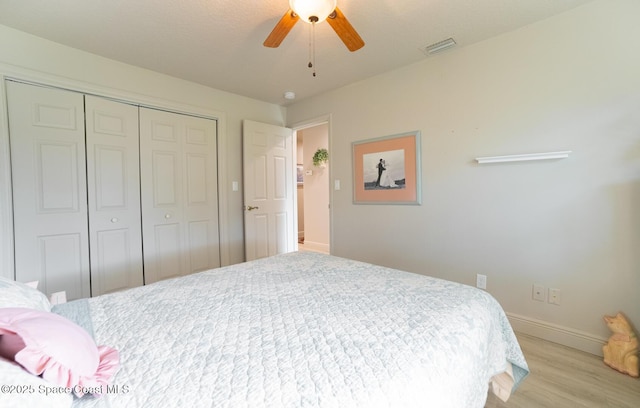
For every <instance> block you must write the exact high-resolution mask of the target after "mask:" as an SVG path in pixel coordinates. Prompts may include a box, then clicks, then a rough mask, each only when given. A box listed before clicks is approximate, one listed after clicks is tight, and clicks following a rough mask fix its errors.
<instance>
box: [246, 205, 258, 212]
mask: <svg viewBox="0 0 640 408" xmlns="http://www.w3.org/2000/svg"><path fill="white" fill-rule="evenodd" d="M258 208H260V207H253V206H250V205H249V206H247V211H253V210H257V209H258Z"/></svg>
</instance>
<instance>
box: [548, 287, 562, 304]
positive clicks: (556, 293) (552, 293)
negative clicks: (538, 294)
mask: <svg viewBox="0 0 640 408" xmlns="http://www.w3.org/2000/svg"><path fill="white" fill-rule="evenodd" d="M560 298H561V292H560V289H556V288H549V303H551V304H554V305H558V306H560Z"/></svg>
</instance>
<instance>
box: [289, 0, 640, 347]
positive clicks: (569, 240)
mask: <svg viewBox="0 0 640 408" xmlns="http://www.w3.org/2000/svg"><path fill="white" fill-rule="evenodd" d="M639 15H640V2H638V1H636V0H599V1H595V2H593V3H589V4H587V5H585V6H582V7H580V8H577V9H574V10H572V11H569V12H567V13H565V14H562V15H559V16H556V17H553V18H551V19H548V20H545V21H542V22H539V23H536V24H533V25H530V26H527V27H525V28H522V29H520V30H517V31H514V32H512V33H509V34H506V35H501V36H499V37H495V38H493V39H490V40H487V41H484V42H481V43H478V44H475V45H471V46H467V47H460V48H457V49H454V50H452V51H449V52H446V53H443V54H440V55H437V56H433V57H430V58H428V59H425V61H423V62H421V63H417V64H414V65H411V66H408V67H405V68H403V69H399V70H396V71H393V72H389V73H387V74H384V75H381V76H378V77H375V78H371V79H368V80H365V81H362V82H360V83H356V84H352V85H349V86H347V87H345V88H342V89H339V90H337V91H334V92H331V93H328V94H325V95H322V96H319V97H315V98H312V99H309V100H305V101H301V102H298V103H296V104H294V105H293V106H290V107H289V109H288V112H287V116H288V120H289V123H296V122H299V121H304V120H307V119H308V118H313V117H317V116H319V115H327V114H331V115H332V116H331V118H332V119H331V141H330V143H331V151H330V155H331V162H330V169H331V176H332V179H338V180H340V181H341V185H342V189H341V190H340V191H334V192H333V197H332V200H333V201H332V209H333V212H332V228H333V235H332V253H333V254H335V255H339V256H345V257H350V258H356V259H360V260H364V261H369V262H372V263H377V264H383V265H388V266H392V267H396V268H400V269H405V270H409V271H414V272H418V273H423V274H427V275H433V276H437V277H441V278H446V279H450V280H454V281H459V282H463V283H467V284H470V285H475V279H476V274H477V273H481V274H485V275H487V277H488V288H487V289H488V291H489V292H490V293H491V294H493V295H494V296H495V297H496V298H497V299H498V300H499V301H500V302H501V304H502V305H503V307H504V308H505V310H507V311H508V312H509V313H510V314H511V317H512V318H513V321H517V322H520V323H523V326H525V328H528V329H529V330H530V331H536V330H539V331H542V332H545V333H547V334H548V337H551V338H558V339H559V340H563V339H562V337H563V336H564V337H570V338H571V339H572V340H575V341H577V342H581V341H583V340H584V341H585V342H587V343H589V344H590V347H591V348H592V351H593V350H595V352H597V348H598V347H599V344H598V341H599V340H601V339H602V338H605V337H608V335H609V332H608V330H607V329H606V328H605V326H604V324H603V322H602V315H603V314H605V313H609V314H611V313H616V312H617V311H619V310H622V311H624V312H626V313H627V315H628V316H629V317H630V318H631V320H632V321H633V322H635V324H636V326H640V293H639V291H640V52H638V50H640V24H638V18H637V17H638V16H639ZM412 130H420V131H421V132H422V151H421V153H422V191H423V203H422V205H421V206H397V205H396V206H393V205H387V206H382V205H354V204H353V203H352V188H353V185H352V168H351V166H352V164H351V162H352V158H351V143H352V142H354V141H357V140H363V139H368V138H373V137H379V136H385V135H391V134H397V133H402V132H407V131H412ZM557 150H572V151H573V153H572V154H571V156H570V157H569V158H568V159H564V160H553V161H541V162H529V163H514V164H495V165H482V166H480V165H478V164H476V162H475V161H474V158H475V157H479V156H493V155H505V154H518V153H536V152H546V151H557ZM373 220H375V222H373ZM534 283H539V284H542V285H544V286H545V287H547V288H548V287H553V288H558V289H560V290H561V291H562V299H561V305H560V306H556V305H552V304H549V303H541V302H536V301H533V300H532V294H531V292H532V285H533V284H534ZM586 348H588V347H586Z"/></svg>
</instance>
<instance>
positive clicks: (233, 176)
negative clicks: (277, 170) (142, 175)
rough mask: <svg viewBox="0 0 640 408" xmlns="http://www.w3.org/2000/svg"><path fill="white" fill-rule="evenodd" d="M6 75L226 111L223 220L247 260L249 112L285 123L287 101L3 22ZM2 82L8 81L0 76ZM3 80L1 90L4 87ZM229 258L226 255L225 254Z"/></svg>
mask: <svg viewBox="0 0 640 408" xmlns="http://www.w3.org/2000/svg"><path fill="white" fill-rule="evenodd" d="M2 76H10V77H14V78H20V79H27V80H33V81H36V82H44V83H47V84H52V85H57V86H61V87H65V88H68V87H71V88H72V89H77V90H80V91H83V92H89V93H96V94H100V95H106V96H114V97H118V98H123V97H126V99H128V100H131V101H134V102H139V103H144V104H150V105H154V106H160V107H165V108H169V109H177V110H186V111H190V112H196V113H200V114H205V115H211V114H213V115H215V116H219V121H218V125H219V132H218V135H219V139H218V141H219V145H220V147H221V150H222V151H221V152H220V157H221V158H222V162H223V164H224V165H223V167H222V168H221V169H220V174H219V176H220V198H221V200H222V203H221V208H222V209H226V211H225V213H224V214H223V216H222V219H221V220H220V221H221V223H220V225H221V229H222V228H224V232H225V234H226V238H227V242H225V243H224V244H225V246H226V249H227V252H228V253H227V258H228V259H227V261H228V263H237V262H241V261H243V260H244V239H243V236H244V234H243V213H242V187H240V188H239V191H232V188H231V183H232V181H238V182H239V183H240V186H241V185H242V156H241V155H242V120H243V119H250V120H255V121H259V122H264V123H269V124H274V125H284V122H285V109H284V108H283V107H281V106H278V105H274V104H268V103H265V102H261V101H257V100H253V99H249V98H246V97H242V96H238V95H234V94H230V93H227V92H223V91H219V90H216V89H212V88H208V87H205V86H202V85H198V84H195V83H191V82H187V81H183V80H179V79H176V78H172V77H169V76H166V75H161V74H158V73H155V72H152V71H148V70H145V69H142V68H137V67H133V66H130V65H126V64H122V63H119V62H116V61H113V60H109V59H106V58H102V57H98V56H96V55H93V54H89V53H86V52H83V51H80V50H76V49H73V48H69V47H65V46H62V45H60V44H56V43H53V42H50V41H47V40H44V39H41V38H38V37H34V36H32V35H29V34H26V33H23V32H20V31H16V30H14V29H11V28H8V27H5V26H0V79H1V77H2ZM0 82H1V81H0ZM1 91H2V85H0V94H2V92H1ZM5 111H6V107H5V106H4V96H2V97H1V98H0V275H6V276H10V275H11V273H12V272H11V271H10V266H11V262H10V261H11V260H10V256H11V249H10V246H11V245H10V244H11V243H10V242H9V241H10V234H7V233H6V231H8V229H9V228H10V225H11V218H10V213H9V212H8V210H7V207H8V206H9V205H10V199H11V198H10V196H9V194H8V192H10V187H9V185H10V178H9V172H8V169H9V167H8V152H7V146H8V135H7V124H6V114H5ZM223 261H224V256H223Z"/></svg>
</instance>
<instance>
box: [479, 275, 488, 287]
mask: <svg viewBox="0 0 640 408" xmlns="http://www.w3.org/2000/svg"><path fill="white" fill-rule="evenodd" d="M476 287H477V288H479V289H486V288H487V275H480V274H477V275H476Z"/></svg>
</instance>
